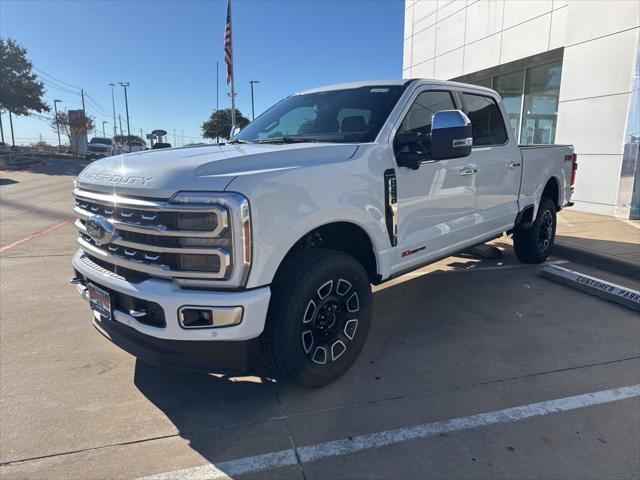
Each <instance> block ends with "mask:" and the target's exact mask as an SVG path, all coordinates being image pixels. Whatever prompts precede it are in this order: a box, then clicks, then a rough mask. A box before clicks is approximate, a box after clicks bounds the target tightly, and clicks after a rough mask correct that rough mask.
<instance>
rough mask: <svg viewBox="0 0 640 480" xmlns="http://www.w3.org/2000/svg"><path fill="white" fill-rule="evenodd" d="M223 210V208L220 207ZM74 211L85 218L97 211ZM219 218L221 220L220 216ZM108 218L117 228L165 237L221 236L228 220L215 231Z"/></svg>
mask: <svg viewBox="0 0 640 480" xmlns="http://www.w3.org/2000/svg"><path fill="white" fill-rule="evenodd" d="M218 210H221V209H218ZM73 211H74V212H75V214H76V215H77V216H78V217H80V218H81V219H83V220H88V219H89V217H91V216H92V215H95V213H92V212H90V211H87V210H83V209H82V208H80V207H74V209H73ZM175 211H182V212H184V211H193V210H185V209H180V210H175ZM206 211H207V212H210V211H211V212H213V210H212V209H208V210H206ZM220 215H222V216H223V217H224V216H226V214H225V213H224V212H223V213H222V214H220ZM218 218H219V220H218V221H219V222H220V217H218ZM107 220H109V222H110V223H111V224H112V225H113V226H114V227H115V228H116V230H126V231H127V232H133V233H146V234H151V235H160V236H164V237H198V238H216V237H218V236H220V234H221V233H222V232H223V231H224V229H225V228H226V225H227V222H226V220H225V221H224V222H223V223H218V227H216V229H215V230H214V231H204V230H168V229H167V227H166V226H165V225H143V224H139V223H129V222H123V221H121V220H115V219H113V218H107ZM221 225H224V227H220V226H221Z"/></svg>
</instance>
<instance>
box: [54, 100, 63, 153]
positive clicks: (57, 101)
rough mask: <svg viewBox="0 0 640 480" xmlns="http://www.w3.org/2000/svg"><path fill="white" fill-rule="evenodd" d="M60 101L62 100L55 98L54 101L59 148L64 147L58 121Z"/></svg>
mask: <svg viewBox="0 0 640 480" xmlns="http://www.w3.org/2000/svg"><path fill="white" fill-rule="evenodd" d="M58 103H62V100H54V101H53V111H54V112H55V116H56V130H57V131H58V149H60V148H62V142H60V123H58V106H57V104H58Z"/></svg>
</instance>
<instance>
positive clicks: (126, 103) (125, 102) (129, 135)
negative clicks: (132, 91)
mask: <svg viewBox="0 0 640 480" xmlns="http://www.w3.org/2000/svg"><path fill="white" fill-rule="evenodd" d="M118 83H120V86H122V88H124V108H125V110H126V112H127V137H128V138H127V141H129V139H130V138H131V129H130V127H129V99H128V98H127V87H128V86H129V85H131V84H130V83H129V82H118Z"/></svg>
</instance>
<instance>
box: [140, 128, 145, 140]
mask: <svg viewBox="0 0 640 480" xmlns="http://www.w3.org/2000/svg"><path fill="white" fill-rule="evenodd" d="M140 139H141V140H142V141H143V142H144V136H142V128H141V129H140Z"/></svg>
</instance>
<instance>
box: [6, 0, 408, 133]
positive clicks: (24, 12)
mask: <svg viewBox="0 0 640 480" xmlns="http://www.w3.org/2000/svg"><path fill="white" fill-rule="evenodd" d="M232 1H233V29H234V31H233V34H234V55H235V76H236V90H237V93H238V96H237V98H238V107H239V108H240V110H241V111H242V112H243V113H244V114H245V115H246V116H247V117H250V115H251V97H250V90H249V80H254V79H255V80H260V84H259V85H256V87H255V98H256V114H258V113H259V112H262V111H263V110H264V109H266V108H268V107H269V106H270V105H271V104H273V103H275V102H276V101H278V100H280V99H281V98H283V97H285V96H287V95H288V94H290V93H293V92H295V91H299V90H302V89H305V88H309V87H313V86H319V85H323V84H330V83H338V82H346V81H355V80H364V79H387V78H400V77H401V75H402V36H403V18H404V1H403V0H232ZM225 13H226V0H208V1H204V0H202V1H189V0H185V1H177V0H173V1H171V0H166V1H55V0H49V1H30V0H0V35H2V37H4V38H7V37H13V38H15V39H16V40H17V41H18V42H20V43H21V44H22V45H23V46H25V47H26V48H27V50H28V55H29V58H30V59H31V61H32V62H33V64H34V66H35V67H37V68H39V69H41V70H42V71H44V72H46V73H47V74H49V75H50V76H53V77H55V78H56V79H58V80H59V81H56V80H53V79H52V78H51V77H47V76H46V75H42V77H43V78H44V79H45V80H47V81H48V83H49V86H48V87H47V93H46V96H45V99H46V100H47V102H48V103H49V104H52V102H53V99H55V98H58V99H61V100H63V103H62V107H60V104H58V107H59V108H61V109H65V110H66V109H74V108H80V106H81V104H80V96H79V95H78V94H75V93H73V92H69V91H62V90H60V89H56V88H55V87H53V86H51V84H54V85H57V86H58V87H63V88H65V89H69V90H72V91H73V90H74V89H73V88H71V87H69V86H68V85H65V84H62V83H61V81H62V82H66V83H67V84H71V85H75V86H78V87H82V88H84V89H85V90H86V91H87V92H88V93H89V95H90V96H91V98H92V99H93V100H94V101H95V102H96V103H97V104H98V105H99V106H100V107H101V108H102V109H103V110H107V111H109V112H110V111H111V87H109V86H108V84H109V83H110V82H114V83H117V82H118V81H128V82H131V87H130V89H129V113H130V120H131V127H132V132H131V133H134V132H135V133H137V134H139V133H140V128H142V129H143V131H144V132H145V133H147V132H149V131H151V130H153V129H155V128H164V129H165V130H167V131H168V132H169V141H172V142H173V129H174V128H175V129H176V133H177V134H178V136H180V135H181V133H182V130H184V136H185V140H184V141H185V143H188V142H190V141H197V140H198V139H199V138H200V134H201V130H200V125H201V124H202V122H203V121H204V120H205V119H207V118H208V116H209V115H210V114H211V111H212V109H213V108H214V107H215V103H216V61H218V62H219V63H220V67H219V68H220V108H224V107H227V106H229V103H230V99H229V97H228V96H227V92H228V91H229V89H228V87H227V85H226V78H225V65H224V57H223V36H224V23H225ZM99 110H100V109H99V108H96V107H95V106H94V105H91V104H90V102H89V103H87V115H96V116H97V119H98V125H99V127H100V129H101V125H102V123H101V122H102V121H103V120H106V121H108V122H109V124H108V125H106V128H107V131H108V129H113V126H112V122H113V120H112V117H111V115H110V114H106V113H105V112H100V111H99ZM116 112H117V113H121V114H122V116H123V119H124V95H123V92H122V88H121V87H118V88H117V90H116ZM3 125H4V126H5V139H7V138H8V135H7V134H8V118H7V115H6V114H5V115H3ZM14 128H15V136H16V137H17V142H16V143H18V141H19V142H20V143H25V142H28V141H33V139H35V138H37V137H38V136H39V135H42V136H43V137H45V138H46V139H48V140H49V141H50V142H53V141H54V140H55V138H56V135H55V133H54V132H53V131H52V130H51V128H50V127H49V126H48V125H47V123H46V122H44V121H42V120H38V119H35V118H26V117H18V118H15V119H14ZM123 128H124V129H125V130H126V125H125V123H124V121H123ZM18 139H20V140H18ZM178 143H180V139H179V141H178Z"/></svg>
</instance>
